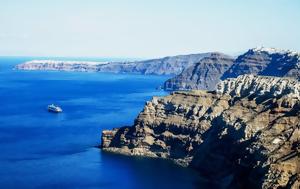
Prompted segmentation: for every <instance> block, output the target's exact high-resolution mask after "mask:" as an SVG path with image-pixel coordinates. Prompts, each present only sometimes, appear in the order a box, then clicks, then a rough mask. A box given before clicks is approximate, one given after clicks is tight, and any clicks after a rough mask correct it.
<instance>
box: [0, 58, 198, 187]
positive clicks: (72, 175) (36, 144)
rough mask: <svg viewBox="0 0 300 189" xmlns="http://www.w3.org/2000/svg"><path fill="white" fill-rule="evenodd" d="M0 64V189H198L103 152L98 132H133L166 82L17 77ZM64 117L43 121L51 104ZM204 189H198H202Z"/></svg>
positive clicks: (159, 165)
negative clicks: (135, 122) (125, 129)
mask: <svg viewBox="0 0 300 189" xmlns="http://www.w3.org/2000/svg"><path fill="white" fill-rule="evenodd" d="M29 59H30V58H22V57H20V58H12V57H1V58H0V102H1V104H0V188H3V189H4V188H5V189H9V188H43V189H46V188H72V189H75V188H101V189H102V188H103V189H106V188H107V189H120V188H126V189H127V188H128V189H143V188H146V189H152V188H173V189H177V188H183V189H189V188H200V187H201V184H200V181H199V177H198V174H197V173H196V172H195V171H193V170H191V169H184V168H181V167H178V166H176V165H174V164H172V163H170V162H168V161H164V160H157V159H149V158H137V157H126V156H121V155H116V154H110V153H105V152H102V151H101V150H100V149H98V148H95V146H97V145H99V143H100V133H101V130H103V129H109V128H113V127H120V126H123V125H130V124H132V123H133V120H134V118H135V117H136V116H137V114H138V112H139V111H141V110H142V108H143V106H144V104H145V101H146V100H150V99H151V98H152V96H154V95H166V93H165V92H162V91H158V90H156V89H155V88H156V87H157V86H159V85H161V84H162V83H163V81H164V80H166V79H167V77H161V76H141V75H124V74H104V73H77V72H47V71H34V72H30V71H17V70H13V69H12V68H13V67H14V65H16V64H18V63H22V62H24V61H26V60H29ZM51 103H56V104H59V105H60V106H61V107H62V108H63V110H64V112H63V113H61V114H53V113H48V112H47V110H46V107H47V105H48V104H51ZM201 188H203V187H201Z"/></svg>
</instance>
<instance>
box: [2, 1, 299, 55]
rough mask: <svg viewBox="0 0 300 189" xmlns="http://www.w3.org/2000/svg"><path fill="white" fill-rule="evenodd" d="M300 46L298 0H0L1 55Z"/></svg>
mask: <svg viewBox="0 0 300 189" xmlns="http://www.w3.org/2000/svg"><path fill="white" fill-rule="evenodd" d="M256 46H266V47H277V48H283V49H292V50H297V51H300V0H206V1H201V0H147V1H146V0H0V55H9V56H11V55H27V56H31V55H33V56H106V57H108V56H109V57H159V56H165V55H176V54H187V53H198V52H208V51H221V52H226V53H237V52H241V51H244V50H246V49H249V48H252V47H256Z"/></svg>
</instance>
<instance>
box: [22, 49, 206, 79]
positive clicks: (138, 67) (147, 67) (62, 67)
mask: <svg viewBox="0 0 300 189" xmlns="http://www.w3.org/2000/svg"><path fill="white" fill-rule="evenodd" d="M210 54H211V53H200V54H190V55H178V56H169V57H164V58H159V59H151V60H145V61H134V62H81V61H53V60H33V61H29V62H25V63H23V64H19V65H17V66H16V69H20V70H59V71H93V72H113V73H138V74H155V75H172V74H173V75H176V74H179V73H181V72H182V70H184V69H185V68H187V67H189V66H191V65H193V64H194V63H197V62H199V61H200V60H201V59H202V58H204V57H209V56H210Z"/></svg>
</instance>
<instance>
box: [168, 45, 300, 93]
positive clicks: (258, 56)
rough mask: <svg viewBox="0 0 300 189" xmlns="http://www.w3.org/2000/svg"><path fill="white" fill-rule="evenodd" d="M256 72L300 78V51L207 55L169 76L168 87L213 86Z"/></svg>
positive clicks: (173, 88)
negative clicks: (207, 56) (212, 56)
mask: <svg viewBox="0 0 300 189" xmlns="http://www.w3.org/2000/svg"><path fill="white" fill-rule="evenodd" d="M244 74H254V75H264V76H277V77H293V78H296V79H298V80H300V53H298V52H293V51H290V50H279V49H275V48H264V47H260V48H253V49H250V50H248V51H247V52H246V53H244V54H242V55H240V56H238V57H237V58H236V59H235V60H232V59H231V58H230V57H226V55H225V56H224V55H223V56H219V57H216V58H215V59H211V60H210V59H209V58H205V59H203V60H201V61H200V62H199V63H197V64H194V65H192V66H191V67H189V68H187V69H185V70H184V71H183V72H182V73H181V74H179V75H177V76H175V77H173V78H171V79H169V80H167V81H166V82H165V84H164V88H165V89H166V90H191V89H205V90H212V89H214V88H215V86H216V84H217V83H218V82H219V81H220V80H224V79H227V78H236V77H238V76H239V75H244Z"/></svg>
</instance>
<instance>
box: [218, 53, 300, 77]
mask: <svg viewBox="0 0 300 189" xmlns="http://www.w3.org/2000/svg"><path fill="white" fill-rule="evenodd" d="M243 74H256V75H265V76H277V77H294V78H296V79H300V53H297V52H293V51H289V50H279V49H274V48H264V47H261V48H254V49H250V50H249V51H247V52H246V53H244V54H243V55H241V56H239V57H238V58H237V59H236V60H235V62H234V64H233V65H232V67H231V68H230V69H229V70H228V71H226V72H225V73H224V75H223V76H222V79H226V78H235V77H238V76H239V75H243Z"/></svg>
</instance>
